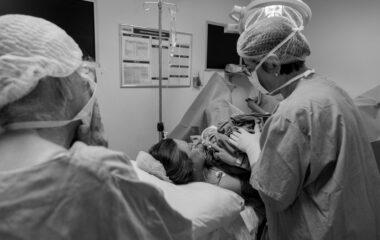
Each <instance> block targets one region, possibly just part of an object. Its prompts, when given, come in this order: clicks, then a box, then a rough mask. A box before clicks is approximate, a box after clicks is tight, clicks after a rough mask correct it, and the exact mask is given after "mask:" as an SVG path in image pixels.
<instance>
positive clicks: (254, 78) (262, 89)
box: [248, 70, 269, 94]
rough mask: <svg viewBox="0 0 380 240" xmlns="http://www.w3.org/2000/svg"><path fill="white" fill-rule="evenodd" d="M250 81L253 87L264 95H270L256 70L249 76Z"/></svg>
mask: <svg viewBox="0 0 380 240" xmlns="http://www.w3.org/2000/svg"><path fill="white" fill-rule="evenodd" d="M248 79H249V81H250V82H251V83H252V85H253V86H254V87H255V88H256V89H257V90H259V91H260V92H261V93H263V94H268V93H269V92H268V90H266V89H265V87H263V86H262V85H261V83H260V81H259V77H258V76H257V71H256V70H254V71H253V72H251V73H250V76H248Z"/></svg>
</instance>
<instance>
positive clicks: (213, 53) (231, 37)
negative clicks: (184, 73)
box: [206, 22, 240, 70]
mask: <svg viewBox="0 0 380 240" xmlns="http://www.w3.org/2000/svg"><path fill="white" fill-rule="evenodd" d="M224 27H225V24H219V23H214V22H207V51H206V70H223V69H224V68H225V66H226V65H227V64H231V63H232V64H236V65H238V64H240V57H239V55H238V54H237V52H236V43H237V40H238V38H239V34H238V33H225V32H224Z"/></svg>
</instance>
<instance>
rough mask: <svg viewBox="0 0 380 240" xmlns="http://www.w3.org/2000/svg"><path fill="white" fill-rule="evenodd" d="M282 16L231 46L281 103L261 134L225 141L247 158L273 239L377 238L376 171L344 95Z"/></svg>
mask: <svg viewBox="0 0 380 240" xmlns="http://www.w3.org/2000/svg"><path fill="white" fill-rule="evenodd" d="M301 30H302V27H297V26H295V25H294V23H293V22H292V21H290V20H289V19H288V18H286V17H282V16H275V17H270V18H266V19H262V20H260V21H258V22H255V23H253V24H252V25H250V26H249V27H248V28H247V29H246V30H245V31H244V32H243V33H242V34H241V35H240V37H239V40H238V43H237V51H238V53H239V55H240V56H241V57H242V58H243V59H244V60H245V63H246V64H247V66H248V68H249V69H250V70H251V71H252V75H253V76H257V80H258V83H259V84H261V85H262V87H263V88H264V89H265V90H267V92H269V94H272V95H273V94H278V93H280V94H281V95H282V96H283V97H284V100H283V101H282V102H280V103H279V105H278V106H277V108H276V109H275V111H274V113H273V114H272V116H271V117H270V118H269V119H268V120H267V121H266V123H265V125H264V128H263V131H262V133H261V135H260V134H256V133H255V134H250V133H248V132H246V131H245V130H244V129H239V130H238V131H235V132H234V133H233V134H232V135H231V136H230V142H231V143H232V144H234V145H235V146H237V147H238V148H239V149H241V150H242V151H245V152H246V153H247V154H248V156H249V160H250V164H251V168H252V172H251V179H250V183H251V185H252V186H253V187H254V188H255V189H257V190H258V191H259V194H260V196H261V198H262V199H263V201H264V204H265V208H266V213H267V219H268V233H269V239H271V240H286V239H289V240H294V239H319V240H320V239H324V240H333V239H334V240H340V239H341V240H347V239H380V175H379V172H378V168H377V166H376V162H375V158H374V155H373V152H372V149H371V145H370V143H369V142H368V138H367V136H366V135H365V129H364V127H363V124H362V121H361V117H360V115H359V112H358V110H357V108H356V107H355V105H354V103H353V101H352V99H351V98H350V96H349V95H348V94H347V93H346V92H345V91H344V90H342V89H341V88H340V87H338V86H337V85H336V84H335V83H334V82H333V81H332V80H330V79H328V78H327V77H324V76H322V75H319V74H317V73H315V72H314V70H312V69H310V68H308V67H307V66H306V65H305V60H306V58H307V56H309V55H310V47H309V43H308V42H307V40H306V38H305V36H304V35H303V34H302V33H301V32H300V31H301Z"/></svg>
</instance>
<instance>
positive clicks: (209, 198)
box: [132, 153, 244, 238]
mask: <svg viewBox="0 0 380 240" xmlns="http://www.w3.org/2000/svg"><path fill="white" fill-rule="evenodd" d="M146 154H147V153H145V154H139V155H138V156H140V157H142V156H146ZM148 155H150V154H148ZM150 157H151V156H150ZM132 165H133V166H134V167H135V170H136V173H137V175H138V177H139V178H140V180H141V181H143V182H146V183H150V184H152V185H154V186H156V187H157V188H159V189H161V190H162V191H163V193H164V196H165V199H166V201H167V202H168V203H169V205H171V207H173V208H174V209H175V210H177V211H178V212H179V213H181V214H182V215H183V216H184V217H186V218H188V219H190V220H191V221H192V223H193V236H194V238H197V237H199V236H203V235H205V234H207V233H209V232H212V231H213V230H215V229H217V228H220V227H225V226H228V225H229V224H230V223H232V222H233V221H234V220H235V219H236V218H237V217H238V216H240V211H241V210H242V209H243V208H244V200H243V198H241V197H240V196H239V195H238V194H236V193H234V192H232V191H230V190H227V189H223V188H220V187H217V186H214V185H212V184H208V183H204V182H193V183H189V184H183V185H174V184H172V183H170V182H166V181H163V180H160V179H159V178H157V177H155V176H153V175H151V174H149V173H147V172H145V171H143V170H141V169H140V168H138V167H137V164H136V161H132Z"/></svg>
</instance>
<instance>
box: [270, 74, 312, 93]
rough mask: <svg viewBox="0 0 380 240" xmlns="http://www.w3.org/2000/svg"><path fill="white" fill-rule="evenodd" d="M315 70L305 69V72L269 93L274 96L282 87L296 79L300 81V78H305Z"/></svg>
mask: <svg viewBox="0 0 380 240" xmlns="http://www.w3.org/2000/svg"><path fill="white" fill-rule="evenodd" d="M314 72H315V71H314V69H309V70H307V71H305V72H303V73H301V74H299V75H297V76H295V77H294V78H292V79H290V80H289V81H287V82H286V83H284V84H283V85H281V86H280V87H278V88H276V89H275V90H273V91H271V92H270V93H268V95H270V96H274V95H276V94H278V93H279V92H280V90H281V89H283V88H285V87H287V86H289V85H290V84H292V83H294V82H295V81H298V80H301V79H303V78H306V77H308V76H310V75H311V74H313V73H314Z"/></svg>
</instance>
